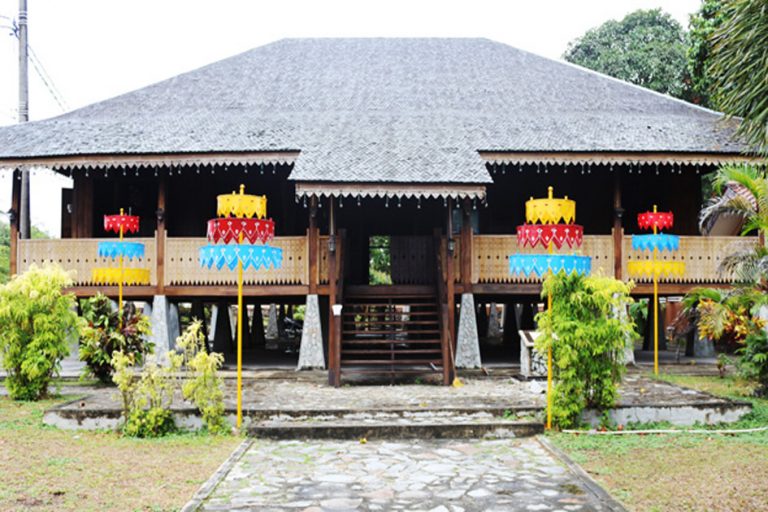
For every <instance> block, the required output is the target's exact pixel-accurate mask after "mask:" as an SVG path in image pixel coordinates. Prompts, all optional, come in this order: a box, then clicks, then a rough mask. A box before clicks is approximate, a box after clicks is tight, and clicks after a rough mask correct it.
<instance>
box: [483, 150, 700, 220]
mask: <svg viewBox="0 0 768 512" xmlns="http://www.w3.org/2000/svg"><path fill="white" fill-rule="evenodd" d="M489 169H490V170H492V171H493V172H492V176H493V180H494V184H493V185H491V186H489V187H488V207H487V208H478V210H479V211H480V233H481V234H509V233H514V232H515V230H516V227H517V226H518V225H520V224H522V223H523V222H524V221H525V201H527V200H528V199H529V198H530V197H534V198H543V197H546V196H547V187H548V186H550V185H552V186H553V187H554V195H555V197H563V196H566V195H567V196H568V197H569V198H570V199H573V200H575V201H576V223H578V224H581V225H583V226H584V233H585V234H588V235H607V234H610V233H611V228H612V227H613V218H614V216H613V210H614V208H613V183H614V173H620V176H621V179H620V182H621V199H622V207H623V208H624V210H625V211H624V222H623V225H624V231H625V233H627V234H631V233H638V232H639V229H638V226H637V214H638V213H641V212H643V211H647V210H651V209H652V208H653V205H654V204H656V205H657V206H658V208H659V210H660V211H667V210H672V211H673V212H674V214H675V227H674V229H672V230H671V232H673V233H676V234H679V235H698V234H699V232H698V215H699V210H700V209H701V178H702V175H703V173H704V171H709V170H710V169H709V168H701V169H699V173H698V174H697V172H696V167H694V166H685V167H683V168H682V173H681V174H680V173H678V168H677V167H675V168H674V172H673V169H672V168H670V167H668V166H660V167H659V174H658V175H657V174H656V169H655V166H654V167H649V166H644V167H643V168H642V171H641V172H639V169H638V167H637V166H632V167H628V166H619V165H616V166H614V167H613V172H611V171H610V166H606V165H599V166H591V167H585V168H584V174H582V167H581V165H575V166H574V165H571V166H567V167H566V166H563V165H548V166H546V167H544V166H539V167H538V172H537V167H536V166H531V165H524V166H522V167H518V166H517V165H509V166H497V167H496V168H494V167H493V166H489ZM545 169H546V171H547V172H546V173H545ZM630 171H631V172H630Z"/></svg>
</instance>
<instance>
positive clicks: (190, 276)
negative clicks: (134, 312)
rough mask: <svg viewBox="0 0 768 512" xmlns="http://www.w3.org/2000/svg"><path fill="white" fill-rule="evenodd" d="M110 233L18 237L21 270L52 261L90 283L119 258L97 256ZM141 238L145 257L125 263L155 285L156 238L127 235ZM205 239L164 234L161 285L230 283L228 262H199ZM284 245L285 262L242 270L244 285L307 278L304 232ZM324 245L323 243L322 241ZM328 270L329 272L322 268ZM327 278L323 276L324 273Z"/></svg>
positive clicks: (81, 282) (81, 283) (78, 281)
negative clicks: (97, 270) (56, 237)
mask: <svg viewBox="0 0 768 512" xmlns="http://www.w3.org/2000/svg"><path fill="white" fill-rule="evenodd" d="M104 240H110V241H113V240H114V239H112V238H109V239H107V238H101V239H97V238H69V239H60V240H19V245H18V247H19V249H18V250H19V253H18V255H19V258H18V261H19V272H23V271H24V270H26V269H27V268H29V266H30V265H31V264H33V263H36V264H38V265H39V264H42V263H45V262H49V261H53V262H56V263H58V264H60V265H61V266H62V267H64V269H66V270H68V271H72V272H73V275H74V279H75V284H76V285H78V286H88V285H92V284H94V283H93V282H92V281H91V270H92V269H93V268H95V267H114V266H116V265H117V261H113V260H111V259H109V258H99V257H98V255H97V249H98V243H99V241H104ZM130 240H131V241H134V242H142V243H143V244H144V254H145V257H144V258H142V259H140V260H133V261H131V260H128V259H126V260H125V266H126V268H133V267H138V268H148V269H150V284H151V285H153V286H154V285H157V266H156V254H157V253H156V250H157V249H156V247H157V244H156V240H155V238H133V237H131V238H130ZM205 244H206V240H205V238H203V237H200V238H166V240H165V265H164V270H165V285H166V286H189V285H193V286H200V285H203V286H204V285H233V284H235V283H236V281H235V279H236V277H237V274H236V273H235V272H233V271H231V270H229V269H228V268H222V269H221V270H217V269H215V268H213V269H206V268H202V267H200V263H199V261H198V254H199V249H200V247H202V246H203V245H205ZM272 245H274V246H275V247H281V248H282V249H283V265H282V268H280V269H269V270H263V269H262V270H259V271H253V270H246V271H245V272H244V274H243V277H244V283H245V284H247V285H256V284H269V285H291V284H307V281H308V268H307V238H306V237H303V236H287V237H277V238H275V240H274V241H273V242H272ZM325 245H326V246H327V244H325ZM326 276H327V273H326ZM326 280H327V277H326Z"/></svg>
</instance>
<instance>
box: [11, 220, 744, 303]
mask: <svg viewBox="0 0 768 512" xmlns="http://www.w3.org/2000/svg"><path fill="white" fill-rule="evenodd" d="M100 240H107V239H98V238H71V239H55V240H19V241H18V260H17V261H18V269H19V271H21V272H23V271H24V270H26V269H27V268H29V266H30V265H32V264H41V263H44V262H48V261H53V262H57V263H59V264H61V265H62V266H63V267H64V268H66V269H68V270H72V271H73V272H74V276H75V290H74V291H75V292H76V293H78V294H79V295H88V294H90V293H93V291H95V289H97V288H98V289H101V290H103V291H106V292H107V293H110V289H109V287H97V286H96V285H95V283H94V282H93V281H92V279H91V269H92V268H94V267H98V266H106V265H110V264H111V265H114V262H110V261H109V260H107V259H106V258H98V257H97V256H96V253H97V251H96V248H97V245H98V242H99V241H100ZM132 240H135V241H137V242H142V243H144V244H145V246H146V254H147V256H146V258H144V259H142V260H133V261H126V263H125V265H126V268H132V267H144V268H149V269H150V285H149V286H136V287H126V294H127V295H128V296H152V295H155V294H158V293H164V294H166V295H170V296H199V295H206V294H209V295H219V296H221V295H226V294H227V289H230V290H229V291H230V292H231V291H232V290H231V288H232V287H234V286H235V284H236V283H235V273H233V272H230V271H229V270H228V269H223V270H216V269H203V268H201V267H200V265H199V263H198V249H199V247H201V246H203V245H205V239H204V238H202V237H200V238H177V237H168V238H166V237H165V236H163V237H158V236H155V237H151V238H136V239H132ZM315 240H316V241H315V243H316V244H317V245H316V247H315V248H314V250H315V251H316V255H317V269H316V270H315V272H316V273H317V278H316V279H317V282H318V283H319V287H320V289H319V292H320V293H321V294H326V293H327V288H328V287H327V284H328V237H327V236H320V237H317V238H316V239H315ZM755 243H756V239H754V238H752V237H736V236H733V237H727V236H713V237H703V236H682V237H680V250H679V251H678V252H675V253H671V254H670V253H666V252H664V253H661V254H660V255H659V258H660V259H663V260H667V259H669V260H676V261H683V262H685V264H686V272H685V274H684V275H683V276H680V277H678V276H674V277H670V278H663V279H662V280H661V281H662V284H661V292H662V293H681V292H684V291H685V290H686V289H689V288H691V287H693V286H699V285H708V286H727V285H728V283H729V282H730V278H731V276H728V275H725V274H722V273H721V272H720V270H719V267H720V263H721V261H722V259H723V257H724V256H725V255H727V254H731V253H733V252H735V251H738V250H745V249H748V248H749V247H751V246H753V245H754V244H755ZM311 244H312V242H311V241H310V237H308V236H307V237H303V236H289V237H277V238H276V239H275V241H274V245H275V246H276V247H281V248H282V249H283V250H284V254H285V259H284V262H283V266H282V268H280V269H277V270H274V269H270V270H266V271H264V270H262V271H259V272H249V271H246V272H245V274H244V276H245V286H246V293H247V294H250V295H304V294H306V293H308V286H309V284H310V281H311V277H310V273H311V271H312V269H311V268H310V264H309V261H310V249H311ZM425 250H427V249H425ZM462 251H463V248H462V247H461V243H460V241H459V240H457V243H456V252H455V254H454V257H453V264H454V280H455V282H456V284H457V286H456V289H455V290H456V292H457V293H461V292H465V291H471V290H467V289H466V288H467V287H468V286H471V287H472V288H473V290H474V291H475V293H505V292H512V293H532V294H533V293H537V290H538V286H539V284H540V282H541V280H540V279H538V278H535V277H534V278H530V277H521V276H514V275H510V273H509V255H510V254H512V253H515V252H532V250H531V249H521V248H519V247H518V245H517V238H516V236H514V235H473V236H472V237H471V248H470V250H469V251H468V254H467V255H466V256H462ZM580 252H581V253H582V254H584V255H586V256H590V257H592V268H593V272H600V273H602V274H603V275H615V276H616V277H620V278H621V277H624V278H626V277H627V263H628V262H630V261H634V260H641V259H648V258H650V256H649V255H648V254H647V253H642V252H640V251H633V250H632V243H631V236H629V235H623V234H622V236H621V237H620V238H619V237H616V236H614V235H587V236H585V237H584V244H583V246H582V248H581V250H580ZM465 258H466V259H465ZM417 259H418V258H417ZM462 262H466V263H464V264H463V263H462ZM466 273H469V274H470V275H469V279H467V276H465V275H463V274H466ZM635 281H636V282H637V283H638V287H637V288H636V290H635V293H639V294H642V293H647V292H648V290H647V288H648V286H647V283H649V282H650V279H648V278H640V279H635Z"/></svg>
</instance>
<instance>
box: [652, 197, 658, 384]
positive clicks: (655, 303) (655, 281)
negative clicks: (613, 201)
mask: <svg viewBox="0 0 768 512" xmlns="http://www.w3.org/2000/svg"><path fill="white" fill-rule="evenodd" d="M653 213H656V205H653ZM653 234H654V235H655V234H656V222H655V221H654V224H653ZM656 251H657V249H656V246H655V245H654V246H653V255H652V257H651V260H652V262H653V264H652V267H653V373H654V375H658V374H659V280H658V276H657V275H656Z"/></svg>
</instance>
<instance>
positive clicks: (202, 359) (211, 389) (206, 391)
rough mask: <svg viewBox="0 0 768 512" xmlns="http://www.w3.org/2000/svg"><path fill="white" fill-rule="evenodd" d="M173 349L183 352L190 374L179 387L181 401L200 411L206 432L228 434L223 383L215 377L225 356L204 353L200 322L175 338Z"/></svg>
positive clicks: (193, 324)
mask: <svg viewBox="0 0 768 512" xmlns="http://www.w3.org/2000/svg"><path fill="white" fill-rule="evenodd" d="M176 347H178V348H179V349H181V350H182V351H183V355H182V356H181V357H183V360H184V364H185V365H186V367H187V369H188V370H189V372H191V373H192V376H191V378H190V377H188V378H187V379H186V380H185V381H184V384H183V386H182V394H183V396H184V399H186V400H189V401H191V402H192V403H193V404H194V405H195V407H197V409H198V410H199V411H200V414H201V415H202V417H203V423H204V424H205V427H206V429H207V430H208V432H210V433H212V434H223V433H226V432H229V430H230V426H229V424H228V423H227V421H226V419H225V418H224V390H223V384H224V382H223V380H222V378H221V377H220V376H219V375H218V370H219V369H220V368H221V366H222V365H223V364H224V356H222V355H221V354H217V353H210V354H209V353H207V352H206V351H205V336H204V334H203V330H202V323H201V322H200V321H199V320H196V321H194V322H192V324H190V325H189V327H187V328H186V329H185V330H184V333H183V334H182V335H181V336H179V337H178V338H177V340H176ZM172 357H174V356H172Z"/></svg>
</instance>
